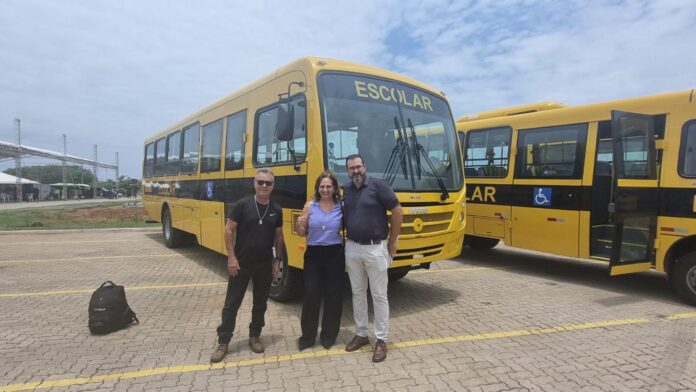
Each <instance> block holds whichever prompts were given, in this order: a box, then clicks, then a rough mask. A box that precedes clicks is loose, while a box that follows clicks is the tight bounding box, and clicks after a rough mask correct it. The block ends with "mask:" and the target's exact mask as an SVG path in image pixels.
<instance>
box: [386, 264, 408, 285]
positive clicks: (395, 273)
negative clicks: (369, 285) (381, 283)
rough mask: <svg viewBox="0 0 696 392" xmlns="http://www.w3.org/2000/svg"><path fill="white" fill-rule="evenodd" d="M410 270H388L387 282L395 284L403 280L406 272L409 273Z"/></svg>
mask: <svg viewBox="0 0 696 392" xmlns="http://www.w3.org/2000/svg"><path fill="white" fill-rule="evenodd" d="M410 270H411V269H410V268H408V267H407V268H396V269H394V270H389V281H390V282H396V281H398V280H401V279H403V278H404V277H405V276H406V274H408V271H410Z"/></svg>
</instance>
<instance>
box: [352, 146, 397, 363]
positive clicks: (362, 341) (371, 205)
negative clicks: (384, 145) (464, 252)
mask: <svg viewBox="0 0 696 392" xmlns="http://www.w3.org/2000/svg"><path fill="white" fill-rule="evenodd" d="M346 167H347V168H348V176H349V177H350V178H351V182H349V183H346V184H345V185H344V186H343V192H344V193H343V194H344V203H345V208H344V210H345V222H346V232H347V235H348V241H347V242H346V267H347V269H348V276H349V277H350V285H351V287H352V291H353V317H354V319H355V324H356V326H357V331H356V334H355V337H353V340H351V341H350V343H348V345H347V346H346V351H355V350H357V349H359V348H360V347H362V346H365V345H367V344H369V343H370V341H369V339H368V337H367V323H368V315H367V287H368V282H369V286H370V293H371V295H372V305H373V308H374V312H375V314H374V331H375V338H376V339H377V341H376V343H375V350H374V353H373V355H372V361H373V362H382V361H384V359H385V358H386V357H387V335H388V334H389V301H388V299H387V284H388V283H389V276H388V274H387V269H388V268H389V266H390V265H391V261H392V258H393V257H394V255H396V242H397V241H398V239H399V230H400V229H401V221H402V219H403V213H402V211H401V205H400V204H399V200H398V199H397V198H396V194H394V190H393V189H392V187H391V186H390V185H389V184H388V183H387V182H386V181H385V180H383V179H381V178H376V177H369V176H367V174H366V170H367V169H366V167H365V162H364V160H363V158H362V157H361V156H360V155H350V156H349V157H348V158H346ZM387 211H390V212H391V218H390V219H389V225H388V224H387Z"/></svg>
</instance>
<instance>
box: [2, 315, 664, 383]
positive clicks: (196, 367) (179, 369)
mask: <svg viewBox="0 0 696 392" xmlns="http://www.w3.org/2000/svg"><path fill="white" fill-rule="evenodd" d="M650 321H651V320H649V319H647V318H636V319H624V320H606V321H597V322H591V323H582V324H574V325H567V326H559V327H550V328H542V329H523V330H514V331H501V332H491V333H483V334H475V335H461V336H452V337H444V338H435V339H421V340H412V341H409V342H401V343H393V344H389V348H390V349H403V348H408V347H416V346H423V345H431V344H444V343H454V342H466V341H475V340H489V339H502V338H511V337H519V336H530V335H543V334H552V333H561V332H570V331H578V330H587V329H594V328H604V327H613V326H620V325H631V324H641V323H648V322H650ZM369 351H371V350H370V349H369V348H363V349H361V350H360V351H359V352H369ZM347 354H351V353H348V352H346V351H345V350H343V349H332V350H321V351H315V352H305V353H296V354H288V355H271V356H267V357H262V358H257V359H247V360H241V361H234V362H221V363H217V364H193V365H180V366H169V367H161V368H152V369H143V370H137V371H132V372H124V373H113V374H104V375H100V376H93V377H81V378H66V379H60V380H42V381H35V382H29V383H25V384H12V385H6V386H0V391H3V392H11V391H12V392H14V391H24V390H30V389H43V388H56V387H69V386H73V385H83V384H91V383H99V382H107V381H118V380H125V379H131V378H140V377H151V376H156V375H168V374H183V373H191V372H200V371H209V370H217V369H225V368H235V367H246V366H253V365H261V364H268V363H280V362H290V361H294V360H298V359H306V358H319V357H329V356H338V355H347Z"/></svg>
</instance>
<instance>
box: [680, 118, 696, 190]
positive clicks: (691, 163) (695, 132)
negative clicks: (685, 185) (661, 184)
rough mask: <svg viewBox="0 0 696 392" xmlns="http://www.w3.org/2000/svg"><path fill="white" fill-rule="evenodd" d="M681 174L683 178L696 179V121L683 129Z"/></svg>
mask: <svg viewBox="0 0 696 392" xmlns="http://www.w3.org/2000/svg"><path fill="white" fill-rule="evenodd" d="M679 174H680V175H682V176H683V177H689V178H693V177H696V120H692V121H689V122H688V123H686V124H685V125H684V128H683V129H682V140H681V152H680V154H679Z"/></svg>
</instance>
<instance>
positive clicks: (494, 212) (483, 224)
mask: <svg viewBox="0 0 696 392" xmlns="http://www.w3.org/2000/svg"><path fill="white" fill-rule="evenodd" d="M509 218H510V206H505V205H495V204H478V203H467V222H466V234H468V235H475V236H482V237H490V238H498V239H500V240H503V241H505V240H506V234H507V233H508V232H509V230H508V228H509V225H510V219H509Z"/></svg>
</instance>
